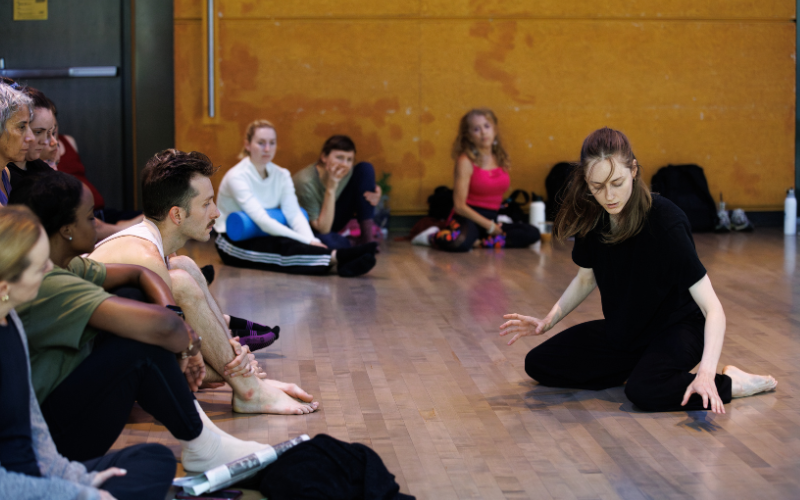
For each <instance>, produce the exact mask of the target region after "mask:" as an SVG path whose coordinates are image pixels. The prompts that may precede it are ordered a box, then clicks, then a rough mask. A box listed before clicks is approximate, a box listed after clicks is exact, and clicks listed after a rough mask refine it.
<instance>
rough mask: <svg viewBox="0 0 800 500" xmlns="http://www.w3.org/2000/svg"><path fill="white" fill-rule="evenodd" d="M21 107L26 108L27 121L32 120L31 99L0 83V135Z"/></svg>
mask: <svg viewBox="0 0 800 500" xmlns="http://www.w3.org/2000/svg"><path fill="white" fill-rule="evenodd" d="M23 106H28V112H29V113H30V117H29V119H30V120H32V119H33V99H31V98H30V97H28V96H27V95H25V94H23V93H22V92H21V91H19V90H17V89H15V88H12V87H10V86H9V85H6V84H5V83H0V135H3V134H4V133H5V132H6V123H7V122H8V120H9V118H11V117H12V116H14V113H16V112H17V111H19V110H20V109H22V107H23Z"/></svg>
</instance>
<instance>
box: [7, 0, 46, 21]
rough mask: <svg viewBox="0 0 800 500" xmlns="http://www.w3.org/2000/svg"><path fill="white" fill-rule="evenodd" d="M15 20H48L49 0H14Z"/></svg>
mask: <svg viewBox="0 0 800 500" xmlns="http://www.w3.org/2000/svg"><path fill="white" fill-rule="evenodd" d="M14 20H15V21H47V0H14Z"/></svg>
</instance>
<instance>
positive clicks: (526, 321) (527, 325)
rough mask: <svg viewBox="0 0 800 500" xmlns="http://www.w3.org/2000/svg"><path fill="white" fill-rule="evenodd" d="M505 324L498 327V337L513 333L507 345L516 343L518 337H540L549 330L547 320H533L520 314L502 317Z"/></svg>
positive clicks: (531, 317)
mask: <svg viewBox="0 0 800 500" xmlns="http://www.w3.org/2000/svg"><path fill="white" fill-rule="evenodd" d="M503 319H506V320H508V321H506V322H505V323H503V324H502V325H500V336H501V337H504V336H506V335H508V334H509V333H513V334H514V337H512V338H511V340H509V341H508V345H511V344H513V343H514V342H516V341H517V340H518V339H519V338H520V337H527V336H528V335H541V334H543V333H545V332H546V331H547V330H549V329H550V325H549V321H548V320H547V319H539V318H534V317H533V316H523V315H521V314H506V315H505V316H503Z"/></svg>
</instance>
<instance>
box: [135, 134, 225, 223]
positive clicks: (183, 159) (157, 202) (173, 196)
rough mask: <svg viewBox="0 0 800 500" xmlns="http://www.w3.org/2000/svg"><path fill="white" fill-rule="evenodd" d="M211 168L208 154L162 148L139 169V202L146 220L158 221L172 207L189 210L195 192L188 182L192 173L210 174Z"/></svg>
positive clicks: (212, 171) (211, 172)
mask: <svg viewBox="0 0 800 500" xmlns="http://www.w3.org/2000/svg"><path fill="white" fill-rule="evenodd" d="M217 168H218V167H215V166H214V164H213V163H211V160H209V159H208V156H206V155H204V154H203V153H198V152H197V151H192V152H191V153H184V152H183V151H178V150H177V149H165V150H164V151H161V152H160V153H156V154H155V156H153V157H152V158H150V160H149V161H148V162H147V166H145V167H144V171H143V172H142V202H143V208H144V215H145V217H147V218H148V219H153V220H157V221H162V220H164V218H166V216H167V214H168V213H169V211H170V209H171V208H172V207H181V208H182V209H184V210H186V211H187V212H188V211H189V203H190V201H191V199H192V198H194V197H195V196H197V191H195V190H194V189H192V186H191V185H190V184H189V183H190V182H191V180H192V178H193V177H194V176H195V175H202V176H204V177H211V176H212V175H214V172H216V171H217Z"/></svg>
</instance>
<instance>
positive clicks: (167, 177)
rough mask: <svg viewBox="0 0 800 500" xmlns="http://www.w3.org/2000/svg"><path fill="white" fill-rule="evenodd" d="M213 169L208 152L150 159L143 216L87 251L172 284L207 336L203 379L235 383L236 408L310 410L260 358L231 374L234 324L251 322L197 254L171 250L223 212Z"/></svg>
mask: <svg viewBox="0 0 800 500" xmlns="http://www.w3.org/2000/svg"><path fill="white" fill-rule="evenodd" d="M215 171H216V169H215V168H214V165H213V164H212V163H211V161H210V160H209V159H208V158H207V157H206V156H205V155H203V154H202V153H183V152H180V151H176V150H166V151H163V152H161V153H159V154H157V155H156V156H154V157H153V158H151V159H150V161H148V163H147V166H146V168H145V170H144V172H143V175H142V200H143V206H144V215H145V220H144V221H143V222H142V223H141V224H137V225H135V226H133V227H130V228H128V229H126V230H124V231H121V232H119V233H117V234H115V235H114V236H111V237H110V238H108V239H106V240H104V241H101V242H100V243H98V244H97V246H96V247H95V250H94V251H93V252H92V253H91V255H90V256H89V257H90V258H91V259H93V260H96V261H98V262H104V263H106V264H113V263H119V264H136V265H140V266H143V267H146V268H148V269H150V270H151V271H153V272H154V273H156V274H158V275H159V276H160V277H161V278H162V279H163V280H164V281H165V282H166V283H167V285H168V286H169V287H170V289H171V290H172V293H173V295H174V296H175V300H176V301H177V304H178V305H179V306H180V307H181V308H182V309H183V311H184V312H185V314H186V321H188V323H189V324H190V325H192V328H194V329H195V330H196V331H197V333H198V334H199V335H200V336H201V337H203V351H202V352H203V358H204V360H205V362H206V363H207V365H206V374H207V376H206V378H205V381H206V382H209V383H213V382H227V383H228V384H229V385H230V386H231V388H232V389H233V401H232V405H233V411H235V412H239V413H281V414H294V415H301V414H305V413H311V412H313V411H314V410H316V408H317V407H318V406H319V404H318V403H316V402H313V397H312V396H311V395H310V394H308V393H307V392H305V391H304V390H302V389H301V388H299V387H298V386H297V385H296V384H289V383H284V382H279V381H277V380H268V379H266V378H265V377H266V374H264V373H262V372H260V371H258V365H255V366H254V373H255V374H256V375H257V376H254V377H239V376H232V374H231V372H230V370H228V369H227V368H226V365H227V364H228V363H230V362H231V359H232V358H233V357H234V356H235V355H236V353H235V352H234V351H233V350H232V348H231V345H232V344H233V345H235V346H239V343H238V342H236V341H235V340H232V338H231V332H230V330H229V329H233V330H235V329H237V328H244V326H242V325H241V324H240V323H245V321H244V320H241V319H239V318H234V317H231V316H225V315H223V313H222V310H221V309H220V307H219V305H218V304H217V301H216V299H215V298H214V296H213V295H211V292H210V291H209V289H208V283H207V281H206V278H205V277H204V276H203V274H202V272H201V271H200V268H198V266H197V264H196V263H195V262H194V261H193V260H192V259H190V258H189V257H184V256H174V255H172V254H174V253H175V252H177V251H178V250H179V249H180V248H182V247H183V246H184V245H185V244H186V242H187V241H188V240H190V239H191V240H196V241H208V239H209V238H210V236H211V229H212V228H213V227H214V222H215V220H216V219H217V217H219V211H218V210H217V207H216V205H215V204H214V188H213V186H212V185H211V179H210V177H211V175H213V174H214V172H215ZM264 336H265V337H266V335H264ZM272 339H273V340H274V336H273V337H272ZM242 340H245V339H242ZM267 340H269V339H267ZM244 348H245V349H247V346H244Z"/></svg>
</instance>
